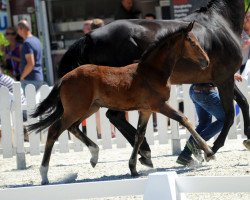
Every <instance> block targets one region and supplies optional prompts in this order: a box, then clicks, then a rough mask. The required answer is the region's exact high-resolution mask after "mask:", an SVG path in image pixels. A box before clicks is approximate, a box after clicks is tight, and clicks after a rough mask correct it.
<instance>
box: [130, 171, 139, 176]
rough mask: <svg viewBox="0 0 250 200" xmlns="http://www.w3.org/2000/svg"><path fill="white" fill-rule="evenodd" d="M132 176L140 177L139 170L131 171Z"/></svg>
mask: <svg viewBox="0 0 250 200" xmlns="http://www.w3.org/2000/svg"><path fill="white" fill-rule="evenodd" d="M131 176H132V177H138V176H140V175H139V174H138V172H137V171H135V172H131Z"/></svg>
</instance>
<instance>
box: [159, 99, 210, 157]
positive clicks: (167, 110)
mask: <svg viewBox="0 0 250 200" xmlns="http://www.w3.org/2000/svg"><path fill="white" fill-rule="evenodd" d="M158 109H159V110H158V112H160V113H161V114H163V115H165V116H167V117H170V118H171V119H174V120H176V121H178V122H179V123H180V124H182V125H183V126H185V127H186V128H187V129H188V130H189V132H190V133H191V134H192V136H193V138H194V139H195V141H196V142H197V144H198V146H199V147H200V148H201V149H202V150H203V151H204V152H205V156H206V160H207V161H209V160H210V159H214V153H213V151H212V150H211V148H210V147H209V146H208V145H207V143H206V142H205V140H204V139H203V138H202V137H201V136H200V135H199V134H198V133H197V132H196V131H195V130H194V128H193V126H192V124H191V123H190V121H189V120H188V118H187V117H186V116H184V115H183V114H182V113H180V112H178V111H176V110H174V109H173V108H172V107H171V106H170V105H168V104H167V102H165V103H164V104H163V105H161V106H160V107H159V108H158Z"/></svg>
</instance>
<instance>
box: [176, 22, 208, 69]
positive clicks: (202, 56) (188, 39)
mask: <svg viewBox="0 0 250 200" xmlns="http://www.w3.org/2000/svg"><path fill="white" fill-rule="evenodd" d="M193 26H194V22H191V23H190V24H189V25H188V26H187V27H186V28H184V29H183V30H182V31H181V34H182V36H180V37H182V40H183V44H182V51H181V57H182V58H185V59H188V60H191V61H192V62H194V63H196V64H198V65H199V66H200V67H201V68H202V69H205V68H207V67H208V65H209V63H210V60H209V58H208V55H207V53H206V52H205V51H204V49H203V48H202V47H201V46H200V43H199V41H198V40H197V38H196V37H195V35H194V34H193V33H192V32H191V31H192V29H193Z"/></svg>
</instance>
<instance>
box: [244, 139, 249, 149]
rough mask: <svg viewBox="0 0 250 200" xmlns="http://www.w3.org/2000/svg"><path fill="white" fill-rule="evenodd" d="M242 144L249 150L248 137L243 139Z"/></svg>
mask: <svg viewBox="0 0 250 200" xmlns="http://www.w3.org/2000/svg"><path fill="white" fill-rule="evenodd" d="M243 145H244V146H245V147H246V148H247V150H249V151H250V139H249V140H244V141H243Z"/></svg>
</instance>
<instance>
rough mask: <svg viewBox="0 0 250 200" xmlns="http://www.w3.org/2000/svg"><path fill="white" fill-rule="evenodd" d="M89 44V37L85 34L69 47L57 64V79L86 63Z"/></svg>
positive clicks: (90, 41)
mask: <svg viewBox="0 0 250 200" xmlns="http://www.w3.org/2000/svg"><path fill="white" fill-rule="evenodd" d="M91 43H92V40H91V37H90V35H88V34H87V35H85V36H84V37H82V38H80V39H79V40H77V41H76V42H75V43H74V44H72V45H71V46H70V48H69V49H68V50H67V52H66V53H65V54H64V55H63V57H62V59H61V61H60V63H59V67H58V71H57V75H58V77H59V78H61V77H63V76H64V75H65V74H67V73H68V72H70V71H71V70H73V69H75V68H77V67H79V66H80V65H83V64H87V63H88V56H87V51H88V47H90V46H91Z"/></svg>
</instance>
